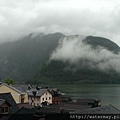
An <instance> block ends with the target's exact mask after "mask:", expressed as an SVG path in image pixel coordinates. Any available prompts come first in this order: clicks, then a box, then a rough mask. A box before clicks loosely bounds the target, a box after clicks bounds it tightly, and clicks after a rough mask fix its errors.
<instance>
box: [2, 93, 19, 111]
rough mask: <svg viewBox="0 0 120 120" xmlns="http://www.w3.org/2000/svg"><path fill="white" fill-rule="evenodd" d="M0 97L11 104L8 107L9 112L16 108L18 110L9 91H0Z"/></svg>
mask: <svg viewBox="0 0 120 120" xmlns="http://www.w3.org/2000/svg"><path fill="white" fill-rule="evenodd" d="M0 99H4V100H6V101H7V102H8V103H10V104H11V105H12V106H11V107H10V111H11V113H15V112H16V111H17V110H19V108H18V106H17V104H16V102H15V100H14V99H13V97H12V95H11V94H10V93H0Z"/></svg>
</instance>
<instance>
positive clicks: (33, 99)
mask: <svg viewBox="0 0 120 120" xmlns="http://www.w3.org/2000/svg"><path fill="white" fill-rule="evenodd" d="M28 100H29V104H30V105H32V106H40V105H42V104H44V103H47V104H52V94H51V93H50V92H49V91H48V90H47V89H39V90H37V89H31V90H29V91H28Z"/></svg>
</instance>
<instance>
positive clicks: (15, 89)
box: [0, 83, 25, 94]
mask: <svg viewBox="0 0 120 120" xmlns="http://www.w3.org/2000/svg"><path fill="white" fill-rule="evenodd" d="M3 85H5V86H7V87H9V88H10V89H12V90H14V91H16V92H18V93H20V94H25V92H22V91H20V90H19V89H17V88H15V87H13V86H12V85H8V84H6V83H2V84H1V85H0V87H1V86H3Z"/></svg>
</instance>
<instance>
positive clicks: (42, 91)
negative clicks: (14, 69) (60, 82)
mask: <svg viewBox="0 0 120 120" xmlns="http://www.w3.org/2000/svg"><path fill="white" fill-rule="evenodd" d="M46 91H48V90H47V89H40V90H36V89H31V90H29V91H28V95H29V96H34V95H33V92H36V95H35V96H38V97H39V96H42V95H43V94H44V93H45V92H46ZM48 92H49V91H48Z"/></svg>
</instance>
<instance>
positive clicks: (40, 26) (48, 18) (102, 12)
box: [0, 0, 120, 44]
mask: <svg viewBox="0 0 120 120" xmlns="http://www.w3.org/2000/svg"><path fill="white" fill-rule="evenodd" d="M119 6H120V1H119V0H74V1H73V0H20V1H19V2H18V0H0V42H4V41H8V40H11V41H12V40H16V39H18V38H21V37H22V36H24V35H27V34H30V33H32V32H33V33H36V32H43V33H54V32H62V33H63V34H65V35H70V34H81V35H85V36H87V35H96V36H102V37H106V38H109V39H111V40H113V41H114V42H116V43H118V44H120V42H119V38H120V34H119V31H120V24H119V21H120V17H119V14H120V7H119Z"/></svg>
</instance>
